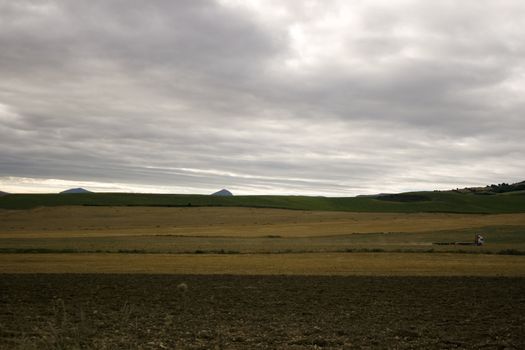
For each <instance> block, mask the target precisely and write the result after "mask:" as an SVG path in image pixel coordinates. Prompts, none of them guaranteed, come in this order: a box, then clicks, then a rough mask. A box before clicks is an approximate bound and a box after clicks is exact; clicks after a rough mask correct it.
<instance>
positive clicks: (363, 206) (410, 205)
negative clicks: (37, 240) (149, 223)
mask: <svg viewBox="0 0 525 350" xmlns="http://www.w3.org/2000/svg"><path fill="white" fill-rule="evenodd" d="M64 205H83V206H161V207H185V206H219V207H220V206H224V207H255V208H257V207H258V208H281V209H296V210H331V211H354V212H404V213H410V212H450V213H518V212H525V193H523V192H519V191H518V192H509V193H497V194H492V195H477V194H474V193H458V192H411V193H401V194H391V195H387V196H380V197H309V196H209V195H183V194H136V193H85V194H83V195H81V196H76V195H71V196H64V195H60V194H11V195H9V196H3V197H0V208H4V209H29V208H35V207H42V206H64Z"/></svg>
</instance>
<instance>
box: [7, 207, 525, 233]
mask: <svg viewBox="0 0 525 350" xmlns="http://www.w3.org/2000/svg"><path fill="white" fill-rule="evenodd" d="M495 225H525V213H517V214H447V213H352V212H337V211H336V212H334V211H303V210H284V209H262V208H216V207H203V208H164V207H89V206H70V207H41V208H36V209H29V210H0V237H2V238H14V237H39V238H42V237H97V236H117V235H123V236H130V235H159V234H170V235H188V236H242V237H260V236H267V235H278V236H282V237H308V236H323V235H325V236H331V235H339V234H352V233H371V232H422V231H436V230H451V229H462V228H471V227H483V226H495Z"/></svg>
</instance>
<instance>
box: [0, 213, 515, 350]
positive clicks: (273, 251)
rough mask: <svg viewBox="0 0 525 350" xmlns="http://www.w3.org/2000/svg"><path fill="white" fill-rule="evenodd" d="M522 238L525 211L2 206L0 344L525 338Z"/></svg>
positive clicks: (476, 344) (408, 342) (490, 345)
mask: <svg viewBox="0 0 525 350" xmlns="http://www.w3.org/2000/svg"><path fill="white" fill-rule="evenodd" d="M480 232H481V233H483V234H484V235H485V237H486V239H487V244H486V245H484V246H482V247H476V246H453V245H451V246H438V245H433V243H434V242H458V241H459V242H462V241H463V242H470V241H472V240H473V237H474V235H475V234H476V233H480ZM524 251H525V213H503V214H480V213H477V214H464V213H415V212H406V213H402V212H401V213H395V212H394V213H392V212H390V213H379V212H372V213H366V212H348V211H326V210H323V211H313V210H284V209H271V208H244V207H191V208H190V207H156V206H148V207H139V206H131V207H130V206H117V207H107V206H104V207H99V206H53V207H39V208H34V209H25V210H19V209H18V210H11V209H10V210H1V211H0V288H1V290H2V294H1V295H0V349H42V348H46V349H69V348H78V349H80V348H85V349H116V348H136V349H171V348H181V349H209V348H225V349H268V348H272V349H274V348H275V349H319V348H326V349H353V348H358V349H359V348H363V349H364V348H398V349H414V348H425V349H443V348H469V349H472V348H479V349H501V348H509V349H520V348H523V346H524V341H525V340H524V336H523V334H525V332H524V329H523V325H524V322H525V319H524V317H523V314H525V310H524V309H523V305H524V304H525V303H524V300H523V295H525V293H524V292H525V290H524V288H525V256H523V255H521V254H523V252H524ZM283 275H284V276H283ZM181 283H185V284H184V285H182V287H181V286H180V284H181Z"/></svg>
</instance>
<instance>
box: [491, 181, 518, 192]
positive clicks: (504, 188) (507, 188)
mask: <svg viewBox="0 0 525 350" xmlns="http://www.w3.org/2000/svg"><path fill="white" fill-rule="evenodd" d="M487 189H488V190H490V191H491V192H495V193H504V192H514V191H523V190H525V181H522V182H518V183H515V184H508V183H505V182H503V183H500V184H497V185H495V184H492V185H490V186H487Z"/></svg>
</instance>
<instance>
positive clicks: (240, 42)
mask: <svg viewBox="0 0 525 350" xmlns="http://www.w3.org/2000/svg"><path fill="white" fill-rule="evenodd" d="M274 6H276V8H277V7H278V6H285V7H287V12H286V14H285V15H283V16H281V17H279V16H278V15H275V13H276V11H277V10H275V11H274V9H273V7H274ZM348 6H350V7H348ZM352 6H354V7H352ZM345 11H346V12H345ZM340 14H345V16H346V15H348V18H346V17H344V16H339V15H340ZM338 16H339V17H338ZM523 20H525V6H523V5H522V4H521V2H519V1H505V2H498V3H496V2H491V1H485V2H480V1H465V2H462V3H461V4H458V3H457V2H451V1H445V2H439V3H437V2H436V3H422V2H402V3H396V2H384V1H371V2H366V3H364V2H363V3H360V4H357V3H356V4H352V5H349V4H348V3H347V2H344V1H340V2H339V1H328V2H327V1H321V2H314V3H313V5H312V6H310V7H309V6H307V5H305V4H303V2H300V1H297V2H286V3H285V5H283V4H282V3H281V2H275V3H274V2H271V1H268V2H267V3H265V5H264V7H263V8H259V9H258V10H257V9H255V10H254V9H253V8H250V7H249V6H243V5H242V4H241V5H240V6H233V5H231V6H230V5H228V4H227V2H226V5H225V4H221V3H216V2H212V1H167V0H166V1H162V0H158V1H148V2H146V3H144V2H139V1H131V2H130V1H91V2H82V3H79V2H69V1H47V2H39V3H35V2H32V1H16V2H12V1H7V0H6V1H1V0H0V47H2V50H1V51H0V107H1V108H0V146H1V148H0V177H2V176H15V177H16V176H19V177H33V178H58V179H65V180H78V181H81V180H84V181H99V182H114V183H129V184H144V185H145V184H152V185H158V186H159V187H162V188H164V187H166V186H178V187H179V188H180V187H184V186H186V187H188V188H193V189H196V190H199V189H201V191H202V192H206V191H208V190H209V189H213V188H216V187H224V186H229V187H231V188H232V189H234V190H235V191H236V192H238V193H261V192H267V193H308V194H315V193H318V194H331V195H348V194H358V193H370V192H387V191H396V190H407V189H411V188H421V189H432V188H436V187H437V188H443V187H445V188H446V186H449V187H450V186H451V187H456V186H455V185H454V184H456V185H458V186H461V185H475V184H485V183H489V182H501V181H507V182H511V181H518V180H521V178H520V176H521V173H523V170H525V168H524V166H523V165H521V164H522V163H524V162H522V160H523V159H522V155H521V152H520V151H521V150H522V149H523V147H524V146H525V144H524V141H523V137H522V135H523V132H524V131H525V119H524V118H522V114H521V111H522V110H523V107H524V100H523V97H522V96H523V93H522V92H523V91H524V89H525V75H524V73H525V64H524V63H523V62H525V61H524V60H523V57H524V54H525V30H524V29H522V26H521V25H520V23H523ZM323 21H324V22H323ZM330 21H338V22H337V23H335V22H334V23H335V24H334V23H332V22H330ZM291 26H297V28H300V29H301V30H302V31H303V32H302V33H303V36H304V43H302V44H301V45H303V46H304V47H302V48H300V49H301V50H303V51H304V52H297V50H298V49H297V45H296V44H297V43H294V41H293V40H294V39H293V37H292V36H291V35H290V28H292V27H291ZM331 26H333V28H332V27H331ZM301 55H305V57H301ZM294 59H296V60H298V61H297V62H296V63H293V60H294ZM290 60H292V61H290ZM301 60H303V61H301ZM290 62H292V65H290ZM293 64H296V65H297V66H293ZM520 161H521V162H520ZM472 164H475V165H476V166H473V165H472ZM188 169H194V170H188Z"/></svg>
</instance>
